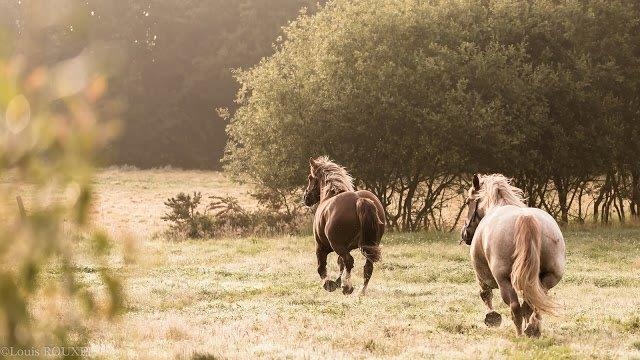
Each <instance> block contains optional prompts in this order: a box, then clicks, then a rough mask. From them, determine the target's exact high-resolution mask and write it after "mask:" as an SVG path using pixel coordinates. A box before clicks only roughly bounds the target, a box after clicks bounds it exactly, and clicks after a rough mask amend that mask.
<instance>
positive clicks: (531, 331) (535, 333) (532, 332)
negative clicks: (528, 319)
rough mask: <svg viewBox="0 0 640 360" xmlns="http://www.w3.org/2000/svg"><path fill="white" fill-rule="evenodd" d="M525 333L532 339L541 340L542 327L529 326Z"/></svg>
mask: <svg viewBox="0 0 640 360" xmlns="http://www.w3.org/2000/svg"><path fill="white" fill-rule="evenodd" d="M524 333H525V334H526V335H527V336H528V337H530V338H539V337H540V326H538V325H534V324H529V325H527V327H526V328H524Z"/></svg>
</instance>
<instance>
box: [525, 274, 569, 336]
mask: <svg viewBox="0 0 640 360" xmlns="http://www.w3.org/2000/svg"><path fill="white" fill-rule="evenodd" d="M540 282H541V283H542V288H543V289H544V291H545V292H547V291H549V289H551V288H552V287H554V286H556V284H558V282H560V278H559V277H558V276H556V275H555V274H553V273H547V274H544V275H542V276H541V277H540ZM523 305H524V304H523ZM527 307H528V308H530V309H531V312H530V313H528V314H526V313H525V314H524V315H525V316H526V315H528V317H527V318H525V320H527V324H526V327H525V328H524V333H525V334H526V335H527V336H529V337H540V322H541V321H542V316H541V315H540V313H539V312H537V311H536V309H533V308H531V307H530V306H529V305H528V304H527Z"/></svg>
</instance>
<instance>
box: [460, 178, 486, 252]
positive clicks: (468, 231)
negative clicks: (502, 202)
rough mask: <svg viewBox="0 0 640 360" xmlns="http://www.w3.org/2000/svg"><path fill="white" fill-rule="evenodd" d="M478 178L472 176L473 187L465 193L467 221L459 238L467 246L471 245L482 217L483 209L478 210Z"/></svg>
mask: <svg viewBox="0 0 640 360" xmlns="http://www.w3.org/2000/svg"><path fill="white" fill-rule="evenodd" d="M479 192H480V177H479V176H478V175H477V174H476V175H473V185H472V186H471V188H470V189H469V191H468V193H467V200H466V204H467V207H468V211H467V220H465V222H464V225H463V226H462V231H461V232H460V236H462V240H463V241H464V242H465V244H467V245H471V241H472V240H473V235H474V234H475V233H476V229H477V228H478V225H479V224H480V220H482V218H483V217H484V209H481V208H480V200H481V199H480V196H479Z"/></svg>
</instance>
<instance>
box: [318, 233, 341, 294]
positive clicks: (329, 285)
mask: <svg viewBox="0 0 640 360" xmlns="http://www.w3.org/2000/svg"><path fill="white" fill-rule="evenodd" d="M330 252H331V250H328V249H327V248H325V247H322V246H321V245H320V244H318V245H317V246H316V257H317V258H318V275H320V279H321V280H322V287H323V288H324V289H325V290H327V291H335V290H336V289H337V288H338V285H337V284H336V283H335V281H333V280H330V279H329V277H328V276H327V255H329V253H330Z"/></svg>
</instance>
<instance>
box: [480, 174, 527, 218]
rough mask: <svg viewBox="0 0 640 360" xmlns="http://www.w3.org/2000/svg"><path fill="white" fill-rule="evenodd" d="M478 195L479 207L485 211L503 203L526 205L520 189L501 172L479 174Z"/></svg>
mask: <svg viewBox="0 0 640 360" xmlns="http://www.w3.org/2000/svg"><path fill="white" fill-rule="evenodd" d="M478 196H479V197H480V199H481V202H480V207H481V208H484V209H486V210H487V211H489V210H491V209H493V208H494V207H496V206H504V205H515V206H519V207H526V205H525V204H524V199H523V197H522V190H520V189H519V188H517V187H515V186H513V185H511V180H510V179H509V178H507V177H506V176H504V175H502V174H492V175H481V176H480V191H479V193H478Z"/></svg>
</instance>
